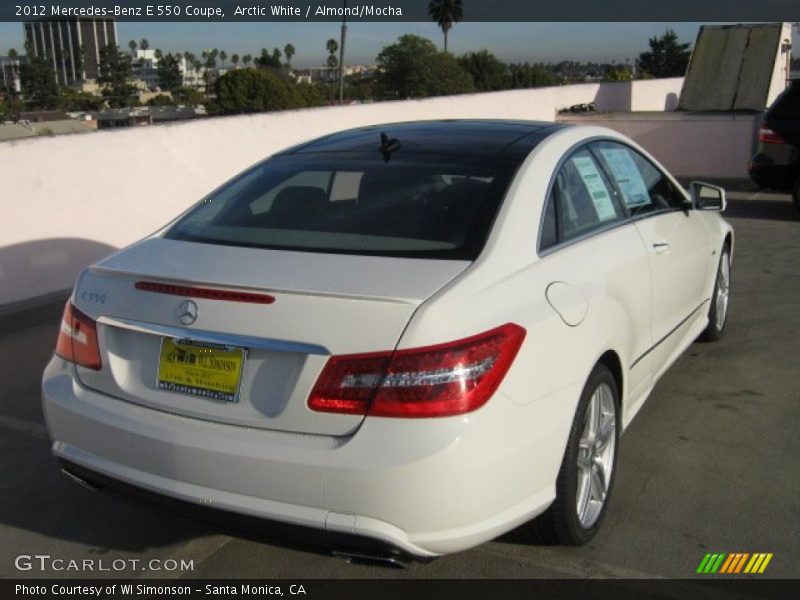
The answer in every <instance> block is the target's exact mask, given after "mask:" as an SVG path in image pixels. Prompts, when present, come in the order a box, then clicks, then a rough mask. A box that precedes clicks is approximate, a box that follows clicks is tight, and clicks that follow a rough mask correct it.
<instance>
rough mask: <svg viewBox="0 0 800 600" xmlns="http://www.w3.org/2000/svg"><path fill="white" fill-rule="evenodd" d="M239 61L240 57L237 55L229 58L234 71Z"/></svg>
mask: <svg viewBox="0 0 800 600" xmlns="http://www.w3.org/2000/svg"><path fill="white" fill-rule="evenodd" d="M239 59H240V57H239V55H238V54H234V55H233V56H231V62H232V63H233V68H234V69H235V68H236V67H237V66H238V65H239Z"/></svg>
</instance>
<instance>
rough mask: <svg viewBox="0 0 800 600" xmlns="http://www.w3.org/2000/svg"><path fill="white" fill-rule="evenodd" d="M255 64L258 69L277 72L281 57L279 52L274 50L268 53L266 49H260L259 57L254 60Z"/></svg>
mask: <svg viewBox="0 0 800 600" xmlns="http://www.w3.org/2000/svg"><path fill="white" fill-rule="evenodd" d="M255 64H256V66H257V67H259V68H260V69H274V70H278V69H280V68H281V57H280V51H279V50H278V49H277V48H275V50H273V51H272V53H271V54H270V52H269V51H268V50H267V49H266V48H262V49H261V56H259V57H257V58H256V59H255Z"/></svg>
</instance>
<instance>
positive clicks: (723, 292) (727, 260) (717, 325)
mask: <svg viewBox="0 0 800 600" xmlns="http://www.w3.org/2000/svg"><path fill="white" fill-rule="evenodd" d="M730 294H731V251H730V249H729V248H728V246H725V247H724V248H723V249H722V254H721V256H720V257H719V267H717V280H716V282H715V283H714V295H713V296H711V306H710V307H709V308H708V325H707V326H706V328H705V330H704V331H703V333H702V334H700V339H701V340H703V341H706V342H714V341H716V340H718V339H719V338H721V337H722V334H723V333H724V332H725V325H726V323H727V322H728V321H727V320H728V304H729V301H730Z"/></svg>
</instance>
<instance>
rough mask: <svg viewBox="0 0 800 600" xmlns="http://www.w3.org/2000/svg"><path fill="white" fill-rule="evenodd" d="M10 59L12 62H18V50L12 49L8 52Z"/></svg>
mask: <svg viewBox="0 0 800 600" xmlns="http://www.w3.org/2000/svg"><path fill="white" fill-rule="evenodd" d="M8 58H10V59H11V60H17V59H18V58H19V52H17V49H16V48H11V49H10V50H9V51H8Z"/></svg>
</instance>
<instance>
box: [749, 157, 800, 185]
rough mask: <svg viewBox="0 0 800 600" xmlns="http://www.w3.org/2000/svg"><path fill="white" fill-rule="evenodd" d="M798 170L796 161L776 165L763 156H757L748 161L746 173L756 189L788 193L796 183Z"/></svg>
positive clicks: (799, 166)
mask: <svg viewBox="0 0 800 600" xmlns="http://www.w3.org/2000/svg"><path fill="white" fill-rule="evenodd" d="M798 169H800V163H798V161H796V160H795V161H794V162H791V163H790V162H787V163H780V162H777V163H776V162H775V161H773V160H772V159H771V158H769V157H766V156H765V155H761V154H757V155H755V156H754V157H753V159H752V160H751V161H750V164H749V166H748V173H749V175H750V179H752V180H753V182H754V183H755V184H756V185H757V186H758V187H762V188H770V189H774V190H778V191H788V190H791V189H792V186H793V185H794V183H795V181H797V177H798Z"/></svg>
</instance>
